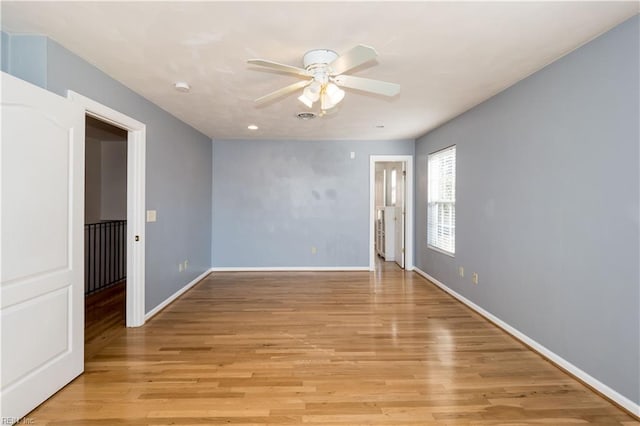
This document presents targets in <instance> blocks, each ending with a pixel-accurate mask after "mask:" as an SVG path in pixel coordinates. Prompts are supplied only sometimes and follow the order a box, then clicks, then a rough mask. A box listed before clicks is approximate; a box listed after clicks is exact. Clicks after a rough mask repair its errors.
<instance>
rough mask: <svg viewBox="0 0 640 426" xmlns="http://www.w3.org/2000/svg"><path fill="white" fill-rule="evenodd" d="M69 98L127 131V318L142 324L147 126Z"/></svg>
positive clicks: (135, 324)
mask: <svg viewBox="0 0 640 426" xmlns="http://www.w3.org/2000/svg"><path fill="white" fill-rule="evenodd" d="M67 98H69V99H70V100H71V101H72V102H74V103H75V104H76V105H78V106H80V107H81V108H82V109H83V110H84V111H85V114H86V116H87V117H90V118H91V119H97V120H98V121H99V122H102V124H101V125H104V124H105V123H106V124H108V125H112V126H114V127H115V128H116V129H120V130H121V131H124V132H125V134H126V177H125V180H126V212H127V213H126V231H125V234H126V238H125V242H126V243H125V244H126V245H125V248H124V250H125V252H126V263H125V267H126V280H125V282H126V284H125V287H126V290H125V299H126V307H125V317H126V326H127V327H139V326H141V325H143V324H144V322H145V300H144V299H145V296H144V294H145V291H144V290H145V244H144V241H145V216H146V215H145V164H146V158H145V157H146V126H145V125H144V124H143V123H141V122H139V121H137V120H135V119H133V118H131V117H128V116H126V115H124V114H122V113H121V112H118V111H116V110H113V109H111V108H109V107H107V106H105V105H103V104H101V103H99V102H96V101H94V100H92V99H89V98H87V97H85V96H82V95H80V94H78V93H76V92H73V91H71V90H69V91H68V92H67ZM85 142H86V141H85ZM84 146H85V144H83V147H84Z"/></svg>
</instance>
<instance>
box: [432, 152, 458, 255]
mask: <svg viewBox="0 0 640 426" xmlns="http://www.w3.org/2000/svg"><path fill="white" fill-rule="evenodd" d="M428 179H429V181H428V184H429V185H428V186H429V188H428V191H429V193H428V207H427V244H428V246H429V247H431V248H434V249H436V250H440V251H443V252H445V253H447V254H451V255H453V254H454V253H455V252H456V147H455V145H454V146H451V147H449V148H445V149H443V150H441V151H438V152H434V153H433V154H430V155H429V158H428Z"/></svg>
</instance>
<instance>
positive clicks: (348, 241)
mask: <svg viewBox="0 0 640 426" xmlns="http://www.w3.org/2000/svg"><path fill="white" fill-rule="evenodd" d="M413 149H414V141H413V140H404V141H372V142H363V141H355V142H348V141H306V142H302V141H269V140H260V141H242V140H230V141H214V148H213V170H214V177H213V199H214V205H213V242H212V253H213V257H212V265H213V266H214V267H333V266H342V267H344V266H347V267H352V266H358V267H368V266H369V161H370V160H369V156H370V155H372V154H378V155H391V154H398V155H412V154H413ZM352 151H353V152H355V153H356V158H355V159H353V160H351V159H350V158H349V153H350V152H352ZM312 246H313V247H316V248H317V254H315V255H314V254H312V253H311V247H312Z"/></svg>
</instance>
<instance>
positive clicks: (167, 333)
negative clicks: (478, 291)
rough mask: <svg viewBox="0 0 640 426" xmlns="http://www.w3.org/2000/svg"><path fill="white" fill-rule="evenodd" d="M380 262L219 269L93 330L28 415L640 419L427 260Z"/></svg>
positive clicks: (222, 420) (146, 420) (90, 418)
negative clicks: (533, 346) (495, 316)
mask: <svg viewBox="0 0 640 426" xmlns="http://www.w3.org/2000/svg"><path fill="white" fill-rule="evenodd" d="M383 269H384V270H383V271H382V272H376V273H368V272H348V273H342V272H322V273H314V272H295V273H285V272H273V273H259V272H246V273H245V272H243V273H215V274H212V275H210V276H209V277H207V278H206V279H205V280H204V281H203V282H201V283H200V284H198V285H197V286H195V287H194V288H193V289H192V290H190V291H189V292H188V293H186V294H185V295H183V296H182V297H181V298H180V299H179V300H178V301H176V302H175V303H173V304H172V305H170V306H169V307H167V308H166V309H165V310H163V311H162V312H161V313H160V314H158V315H157V316H155V317H154V318H153V319H152V320H150V321H149V322H148V323H147V324H146V325H145V326H144V327H142V328H138V329H122V328H121V329H119V331H117V332H113V331H112V332H111V334H109V339H108V341H107V342H106V343H104V344H103V345H101V346H99V345H93V347H97V348H98V349H97V350H96V351H95V353H93V354H92V355H91V356H89V357H88V358H87V361H86V372H85V374H83V375H82V376H80V377H79V378H78V379H76V380H75V381H74V382H72V383H71V384H70V385H69V386H67V387H66V388H64V389H62V390H61V391H60V392H58V393H57V394H56V395H54V396H53V397H52V398H50V399H49V400H48V401H46V402H45V403H44V404H43V405H41V406H40V407H38V408H37V409H36V410H34V411H33V412H32V413H30V414H29V415H28V416H27V417H28V418H29V419H30V420H31V421H32V424H38V425H83V426H85V425H86V426H91V425H100V426H102V425H134V426H135V425H167V424H172V425H183V426H185V425H215V424H237V425H250V424H256V425H257V424H260V425H265V424H322V425H329V424H333V425H357V424H368V425H371V424H380V425H382V424H385V425H405V424H406V425H410V424H413V425H416V424H419V425H450V424H460V425H467V424H468V425H471V424H473V425H495V424H552V425H559V424H607V425H631V424H638V423H637V422H636V421H635V420H634V419H632V418H631V417H630V416H629V415H627V414H626V413H624V412H623V411H622V410H620V409H618V408H617V407H615V406H614V405H612V404H611V403H609V402H608V401H606V400H605V399H603V398H601V397H600V396H599V395H597V394H595V393H594V392H592V391H591V390H589V389H588V388H586V387H585V386H583V385H582V384H580V383H579V382H577V381H576V380H574V379H572V378H571V377H569V376H568V375H566V374H565V373H564V372H562V371H560V370H559V369H557V368H556V367H554V366H553V365H551V364H549V363H548V362H546V361H545V360H543V359H542V358H541V357H540V356H538V355H537V354H535V353H533V352H531V351H530V350H529V349H528V348H526V347H525V346H523V345H521V344H520V343H518V342H517V341H515V340H514V339H513V338H511V337H510V336H508V335H507V334H505V333H504V332H503V331H501V330H500V329H498V328H496V327H495V326H493V325H492V324H490V323H488V322H487V321H485V320H483V319H482V318H481V317H479V316H478V315H477V314H475V313H474V312H472V311H470V310H469V309H468V308H466V307H465V306H463V305H461V304H460V303H458V302H457V301H455V300H454V299H452V298H451V297H450V296H449V295H447V294H446V293H444V292H442V291H441V290H439V289H438V288H437V287H435V286H434V285H432V284H430V283H428V282H427V281H426V280H424V279H423V278H421V277H420V276H418V275H416V274H414V273H407V272H404V271H401V270H400V269H398V268H395V267H393V266H390V265H384V268H383ZM118 303H119V302H118ZM112 322H113V321H112ZM91 339H92V341H95V340H96V339H100V337H99V336H98V334H97V333H93V332H92V337H91ZM102 340H105V339H102Z"/></svg>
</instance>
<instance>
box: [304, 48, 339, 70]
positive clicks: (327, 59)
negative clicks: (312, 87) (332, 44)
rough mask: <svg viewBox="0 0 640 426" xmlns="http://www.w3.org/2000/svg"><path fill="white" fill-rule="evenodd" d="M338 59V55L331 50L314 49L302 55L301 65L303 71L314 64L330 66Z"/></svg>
mask: <svg viewBox="0 0 640 426" xmlns="http://www.w3.org/2000/svg"><path fill="white" fill-rule="evenodd" d="M337 58H338V54H337V53H336V52H334V51H333V50H327V49H316V50H310V51H308V52H307V53H305V54H304V56H303V58H302V63H303V64H304V67H305V69H306V68H309V67H310V66H312V65H316V64H327V65H328V64H330V63H331V62H333V61H334V60H336V59H337Z"/></svg>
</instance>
